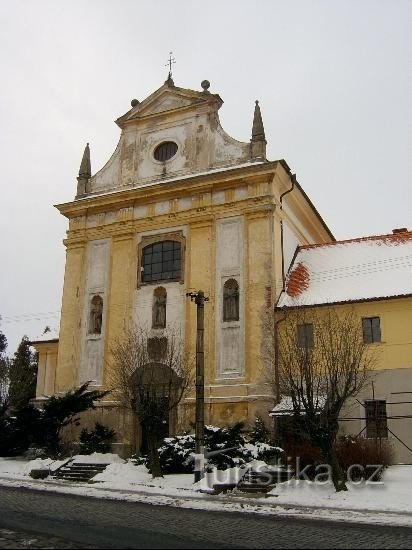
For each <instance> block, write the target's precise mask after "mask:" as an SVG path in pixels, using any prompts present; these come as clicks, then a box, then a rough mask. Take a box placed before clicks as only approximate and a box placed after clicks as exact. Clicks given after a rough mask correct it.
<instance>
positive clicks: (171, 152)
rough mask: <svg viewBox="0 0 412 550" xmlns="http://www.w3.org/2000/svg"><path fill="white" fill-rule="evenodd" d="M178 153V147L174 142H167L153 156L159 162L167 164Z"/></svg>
mask: <svg viewBox="0 0 412 550" xmlns="http://www.w3.org/2000/svg"><path fill="white" fill-rule="evenodd" d="M176 153H177V145H176V143H175V142H174V141H165V142H164V143H161V144H160V145H158V146H157V147H156V149H155V150H154V153H153V156H154V158H155V159H156V160H158V161H159V162H166V161H167V160H170V159H171V158H173V157H174V156H175V154H176Z"/></svg>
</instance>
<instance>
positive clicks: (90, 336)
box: [86, 334, 102, 340]
mask: <svg viewBox="0 0 412 550" xmlns="http://www.w3.org/2000/svg"><path fill="white" fill-rule="evenodd" d="M101 337H102V335H101V334H88V335H87V337H86V340H100V339H101Z"/></svg>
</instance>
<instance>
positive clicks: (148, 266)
mask: <svg viewBox="0 0 412 550" xmlns="http://www.w3.org/2000/svg"><path fill="white" fill-rule="evenodd" d="M141 265H142V282H143V283H150V282H152V281H167V280H170V281H176V280H179V279H180V277H181V244H180V242H178V241H160V242H156V243H154V244H150V245H148V246H145V247H144V248H143V253H142V264H141Z"/></svg>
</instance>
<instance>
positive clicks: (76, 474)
mask: <svg viewBox="0 0 412 550" xmlns="http://www.w3.org/2000/svg"><path fill="white" fill-rule="evenodd" d="M107 466H108V464H90V463H87V464H83V463H81V462H68V463H66V464H63V466H60V468H58V469H57V470H56V471H55V472H54V473H53V476H52V477H53V478H55V479H63V480H66V481H74V482H77V483H89V482H92V481H91V480H92V479H93V478H94V476H95V475H97V474H100V473H101V472H103V471H104V470H105V469H106V467H107Z"/></svg>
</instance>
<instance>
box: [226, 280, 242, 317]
mask: <svg viewBox="0 0 412 550" xmlns="http://www.w3.org/2000/svg"><path fill="white" fill-rule="evenodd" d="M223 321H239V285H238V283H237V281H236V280H235V279H229V280H227V281H226V282H225V284H224V286H223Z"/></svg>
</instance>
